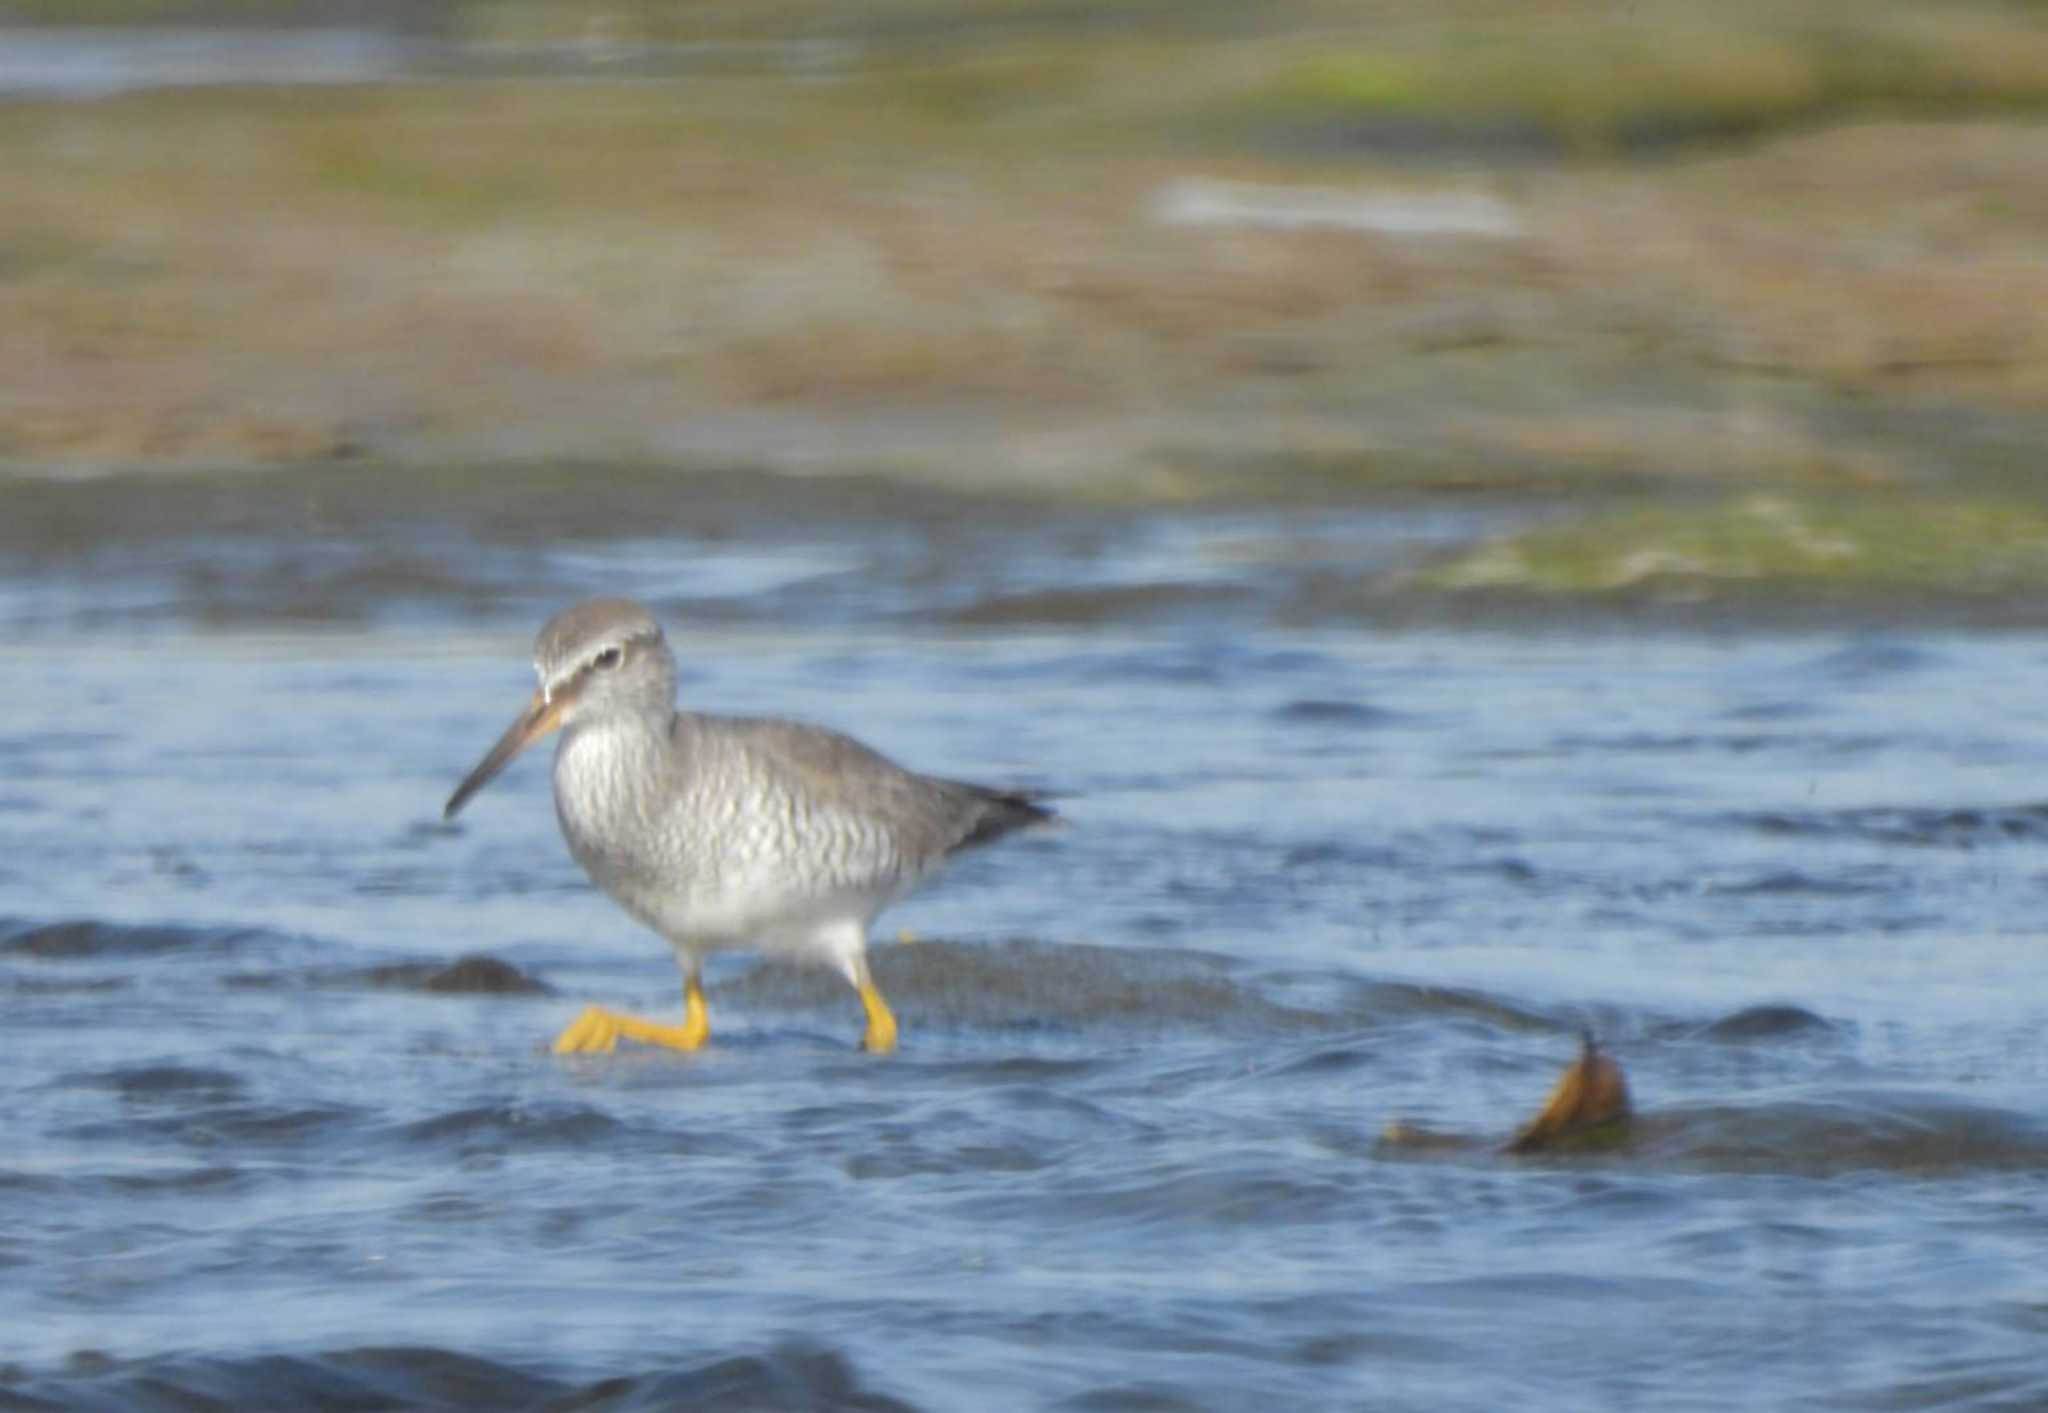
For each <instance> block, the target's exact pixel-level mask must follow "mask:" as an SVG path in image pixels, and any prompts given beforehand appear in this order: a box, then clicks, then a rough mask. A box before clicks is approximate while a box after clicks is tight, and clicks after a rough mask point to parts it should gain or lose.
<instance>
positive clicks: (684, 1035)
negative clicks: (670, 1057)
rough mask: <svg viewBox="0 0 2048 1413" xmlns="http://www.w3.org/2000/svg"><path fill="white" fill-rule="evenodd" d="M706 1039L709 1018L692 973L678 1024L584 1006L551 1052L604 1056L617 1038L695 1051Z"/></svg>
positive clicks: (708, 1033)
mask: <svg viewBox="0 0 2048 1413" xmlns="http://www.w3.org/2000/svg"><path fill="white" fill-rule="evenodd" d="M710 1038H711V1020H710V1017H709V1016H708V1015H707V1014H706V1013H705V1010H704V988H703V986H702V985H700V984H699V983H698V980H697V978H696V977H694V976H693V977H691V978H690V979H689V981H688V982H686V983H685V984H684V986H683V1023H682V1024H681V1025H656V1024H655V1023H654V1022H653V1021H647V1020H641V1019H640V1018H639V1017H638V1016H628V1015H621V1014H620V1013H619V1012H617V1011H608V1010H606V1009H605V1008H604V1007H602V1006H588V1007H586V1008H585V1009H584V1011H583V1014H582V1015H580V1016H578V1017H576V1019H575V1020H572V1021H570V1022H569V1024H568V1025H567V1026H566V1027H564V1028H563V1030H562V1033H561V1034H560V1035H558V1036H556V1037H555V1053H556V1054H557V1055H608V1054H610V1053H611V1052H612V1051H613V1050H616V1049H617V1048H618V1046H619V1042H620V1041H621V1040H637V1041H639V1042H640V1043H641V1044H642V1045H661V1046H665V1047H666V1048H668V1049H670V1050H695V1049H697V1048H698V1047H699V1046H701V1045H702V1044H703V1043H704V1042H705V1041H706V1040H708V1039H710Z"/></svg>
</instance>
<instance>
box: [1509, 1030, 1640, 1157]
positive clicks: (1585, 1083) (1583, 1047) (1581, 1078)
mask: <svg viewBox="0 0 2048 1413" xmlns="http://www.w3.org/2000/svg"><path fill="white" fill-rule="evenodd" d="M1628 1117H1629V1099H1628V1077H1627V1076H1626V1075H1624V1074H1623V1073H1622V1072H1621V1066H1620V1065H1619V1064H1618V1063H1616V1061H1615V1059H1614V1057H1613V1056H1612V1055H1606V1054H1602V1053H1601V1050H1600V1046H1599V1043H1598V1042H1597V1041H1595V1040H1594V1039H1593V1036H1592V1034H1591V1032H1588V1033H1587V1034H1586V1035H1585V1036H1584V1037H1583V1039H1582V1040H1581V1042H1580V1046H1579V1057H1578V1058H1577V1059H1575V1060H1573V1061H1572V1062H1571V1063H1570V1064H1569V1065H1567V1066H1565V1071H1564V1073H1563V1074H1562V1075H1560V1076H1559V1077H1558V1081H1557V1086H1556V1087H1555V1088H1554V1089H1552V1090H1551V1091H1550V1098H1549V1099H1548V1100H1546V1101H1545V1102H1544V1105H1543V1108H1542V1111H1541V1112H1539V1113H1538V1114H1537V1115H1536V1117H1535V1118H1533V1119H1531V1120H1529V1122H1528V1123H1526V1124H1524V1125H1523V1126H1522V1127H1521V1128H1520V1129H1519V1130H1517V1131H1516V1133H1515V1136H1514V1137H1513V1138H1511V1139H1509V1140H1508V1141H1507V1143H1506V1144H1505V1145H1503V1146H1502V1148H1501V1151H1502V1152H1503V1153H1536V1152H1541V1151H1542V1150H1543V1149H1546V1148H1552V1147H1555V1146H1556V1145H1557V1144H1559V1143H1561V1142H1563V1141H1564V1140H1565V1139H1568V1138H1579V1137H1583V1136H1584V1135H1587V1134H1589V1133H1592V1132H1594V1131H1596V1130H1601V1129H1613V1130H1615V1131H1617V1132H1618V1131H1619V1129H1620V1127H1621V1126H1622V1125H1623V1124H1625V1123H1627V1122H1628Z"/></svg>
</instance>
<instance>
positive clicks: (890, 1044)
mask: <svg viewBox="0 0 2048 1413" xmlns="http://www.w3.org/2000/svg"><path fill="white" fill-rule="evenodd" d="M860 1004H861V1007H862V1009H864V1010H865V1011H866V1012H867V1013H868V1030H867V1034H866V1035H864V1036H863V1037H861V1042H860V1048H861V1049H863V1050H865V1051H867V1052H868V1053H869V1054H870V1055H886V1054H888V1053H889V1052H890V1051H891V1050H894V1049H895V1048H896V1017H895V1016H893V1015H891V1014H890V1013H889V1003H888V1002H887V1001H884V1000H883V999H882V993H881V992H879V991H877V990H876V989H875V983H874V982H872V981H868V982H863V983H862V984H861V988H860Z"/></svg>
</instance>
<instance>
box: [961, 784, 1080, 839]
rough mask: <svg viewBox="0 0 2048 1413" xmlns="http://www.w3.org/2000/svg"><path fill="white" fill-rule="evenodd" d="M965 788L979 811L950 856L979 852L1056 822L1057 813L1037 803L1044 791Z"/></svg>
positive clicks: (974, 786)
mask: <svg viewBox="0 0 2048 1413" xmlns="http://www.w3.org/2000/svg"><path fill="white" fill-rule="evenodd" d="M967 788H968V789H970V790H972V791H973V792H974V795H975V798H976V799H977V801H979V803H980V805H981V808H980V809H979V810H978V811H977V812H976V813H975V816H974V818H973V821H972V822H971V823H970V824H969V825H968V826H967V832H966V833H965V834H963V835H961V836H960V842H959V843H957V844H955V845H954V846H953V852H956V853H957V852H958V851H959V850H961V849H973V848H979V847H980V846H981V845H983V844H988V843H993V842H994V841H995V840H997V839H1000V838H1002V837H1003V836H1004V835H1005V834H1014V833H1016V832H1017V831H1018V830H1020V829H1031V828H1034V827H1036V826H1038V825H1041V824H1056V823H1058V822H1059V815H1058V813H1057V812H1056V811H1054V810H1053V809H1052V808H1051V807H1049V806H1047V805H1042V804H1040V803H1039V801H1040V800H1043V799H1044V798H1045V793H1044V792H1043V791H1040V790H994V789H990V788H989V787H988V786H985V785H970V786H968V787H967Z"/></svg>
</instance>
